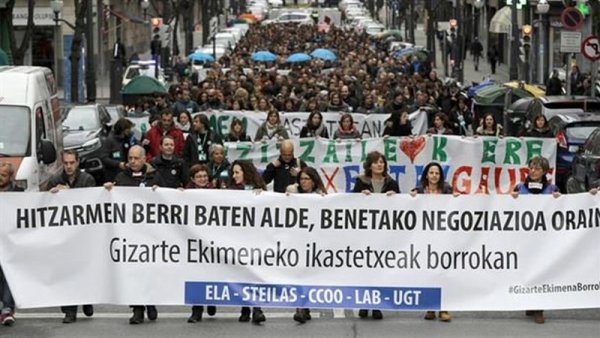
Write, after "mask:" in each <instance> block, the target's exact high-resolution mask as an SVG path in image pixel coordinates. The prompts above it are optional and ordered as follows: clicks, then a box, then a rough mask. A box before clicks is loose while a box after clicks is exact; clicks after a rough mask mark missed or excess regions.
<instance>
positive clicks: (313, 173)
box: [285, 167, 327, 324]
mask: <svg viewBox="0 0 600 338" xmlns="http://www.w3.org/2000/svg"><path fill="white" fill-rule="evenodd" d="M285 193H286V195H288V196H289V195H290V194H320V195H325V194H327V191H326V189H325V185H324V184H323V181H322V180H321V177H320V176H319V173H318V172H317V170H316V169H315V168H313V167H304V168H302V169H301V170H300V173H299V174H298V176H296V183H294V184H291V185H289V186H288V187H287V188H286V191H285ZM311 319H312V317H311V316H310V309H308V308H297V309H296V313H295V314H294V320H295V321H297V322H299V323H301V324H304V323H306V321H307V320H311Z"/></svg>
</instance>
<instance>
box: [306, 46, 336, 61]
mask: <svg viewBox="0 0 600 338" xmlns="http://www.w3.org/2000/svg"><path fill="white" fill-rule="evenodd" d="M310 55H311V56H312V57H314V58H316V59H323V60H329V61H335V60H336V59H337V56H335V53H334V52H332V51H330V50H329V49H325V48H317V49H315V50H313V51H312V53H310Z"/></svg>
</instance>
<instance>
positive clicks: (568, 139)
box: [548, 113, 600, 192]
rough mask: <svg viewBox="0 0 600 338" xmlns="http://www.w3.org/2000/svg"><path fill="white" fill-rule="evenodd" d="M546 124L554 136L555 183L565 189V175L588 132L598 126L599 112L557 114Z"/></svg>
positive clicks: (599, 125) (599, 121)
mask: <svg viewBox="0 0 600 338" xmlns="http://www.w3.org/2000/svg"><path fill="white" fill-rule="evenodd" d="M548 124H549V126H550V129H551V130H552V133H553V134H554V136H555V137H556V143H557V144H558V147H557V150H556V184H557V185H558V186H559V187H560V188H561V191H563V192H564V191H566V188H565V186H566V182H567V177H568V176H569V173H570V171H571V167H572V164H573V158H574V157H575V154H576V153H577V152H578V151H579V149H580V147H582V146H583V144H584V143H585V141H586V140H587V138H588V137H589V136H590V134H591V133H592V132H593V131H594V130H595V129H596V128H598V127H600V114H594V113H576V114H568V113H565V114H557V115H555V116H554V117H552V118H551V119H550V120H549V121H548Z"/></svg>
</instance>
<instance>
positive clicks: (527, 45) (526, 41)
mask: <svg viewBox="0 0 600 338" xmlns="http://www.w3.org/2000/svg"><path fill="white" fill-rule="evenodd" d="M531 33H533V28H532V27H531V25H523V27H522V28H521V48H519V51H520V55H519V57H520V58H521V61H523V63H527V62H528V60H529V51H531Z"/></svg>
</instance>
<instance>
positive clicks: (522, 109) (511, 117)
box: [502, 97, 533, 136]
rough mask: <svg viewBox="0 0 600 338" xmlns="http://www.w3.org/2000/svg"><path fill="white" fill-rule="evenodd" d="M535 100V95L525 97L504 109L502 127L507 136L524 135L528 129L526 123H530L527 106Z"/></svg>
mask: <svg viewBox="0 0 600 338" xmlns="http://www.w3.org/2000/svg"><path fill="white" fill-rule="evenodd" d="M532 100H533V97H524V98H522V99H518V100H517V101H515V102H513V103H512V104H511V105H510V106H509V107H508V109H505V110H504V115H503V121H502V127H503V130H504V135H505V136H523V135H525V132H526V131H527V129H525V126H526V125H530V122H531V121H529V123H528V121H526V120H527V118H526V113H527V107H529V104H530V103H531V101H532Z"/></svg>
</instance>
